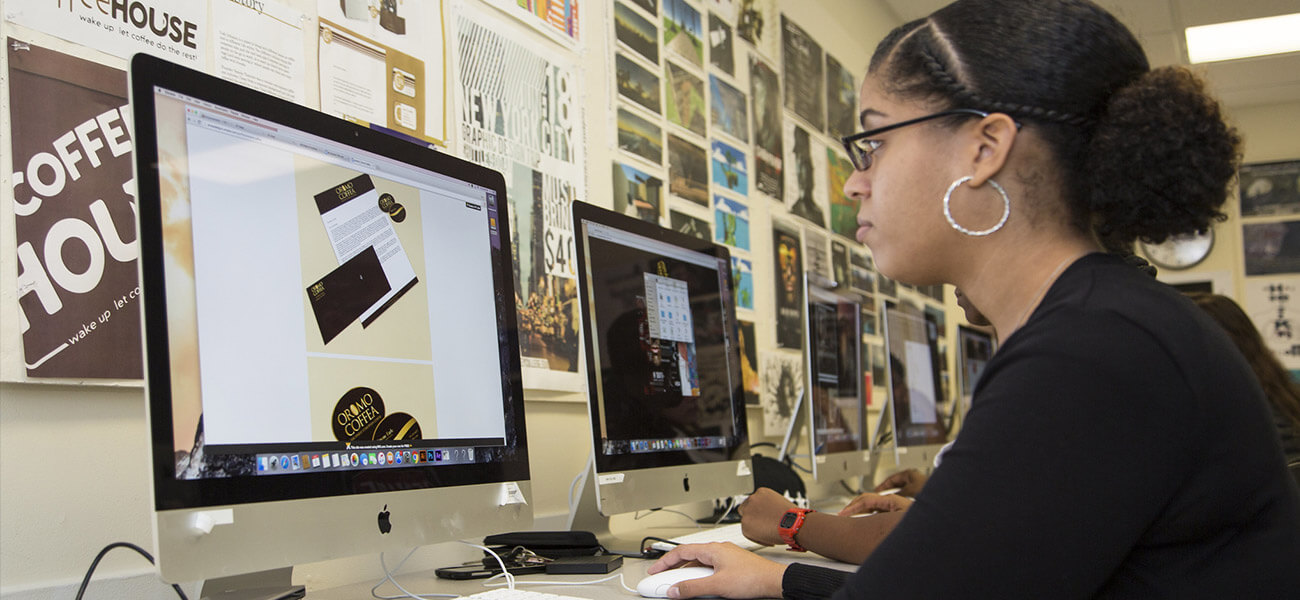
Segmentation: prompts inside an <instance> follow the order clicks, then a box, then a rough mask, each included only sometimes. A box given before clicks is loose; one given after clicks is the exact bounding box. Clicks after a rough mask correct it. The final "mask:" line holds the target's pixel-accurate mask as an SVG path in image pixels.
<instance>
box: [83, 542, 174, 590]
mask: <svg viewBox="0 0 1300 600" xmlns="http://www.w3.org/2000/svg"><path fill="white" fill-rule="evenodd" d="M113 548H130V549H132V550H135V551H136V552H139V553H140V555H141V556H143V557H145V559H146V560H148V561H149V564H151V565H152V564H156V563H154V561H153V555H151V554H149V553H148V552H146V551H145V549H144V548H141V547H139V546H137V545H135V544H132V543H131V542H113V543H111V544H109V545H107V546H104V549H103V550H100V551H99V554H96V555H95V560H93V561H90V568H89V569H86V577H85V578H84V579H82V580H81V587H80V588H79V589H78V590H77V598H76V600H81V596H82V595H83V594H85V593H86V586H88V585H90V576H91V574H93V573H94V572H95V567H98V566H99V561H100V560H101V559H103V558H104V555H105V554H108V551H109V550H112V549H113ZM172 589H173V590H176V595H177V596H180V597H181V600H190V599H189V598H188V597H186V596H185V592H183V591H181V586H179V585H176V584H174V583H173V584H172Z"/></svg>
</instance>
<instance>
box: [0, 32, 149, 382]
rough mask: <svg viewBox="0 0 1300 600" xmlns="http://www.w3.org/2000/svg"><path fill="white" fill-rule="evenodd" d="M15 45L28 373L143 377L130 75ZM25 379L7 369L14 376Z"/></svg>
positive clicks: (21, 289)
mask: <svg viewBox="0 0 1300 600" xmlns="http://www.w3.org/2000/svg"><path fill="white" fill-rule="evenodd" d="M7 42H8V44H6V52H7V53H8V58H9V72H8V76H9V109H10V128H11V131H12V136H11V138H10V139H9V140H8V141H7V142H6V143H7V144H8V145H9V147H8V148H6V151H8V152H11V156H12V165H13V171H12V172H11V173H9V178H10V182H11V183H12V186H13V212H14V221H15V228H14V231H15V239H14V240H13V244H14V246H13V248H14V250H15V251H16V254H17V288H18V289H17V297H18V313H17V321H18V323H17V329H18V331H19V332H20V333H21V336H22V353H21V354H22V361H23V367H22V369H21V371H23V372H24V373H25V374H26V376H27V377H29V378H73V379H80V378H93V379H139V378H140V377H142V373H143V371H142V369H143V361H142V353H141V344H140V310H139V308H140V304H139V297H138V296H139V292H140V287H139V280H138V276H137V274H136V259H137V257H138V254H139V250H138V247H137V243H136V231H135V211H134V204H135V195H134V194H135V184H134V181H133V180H132V174H131V160H132V154H133V153H132V148H133V146H132V140H131V129H130V125H129V123H130V115H129V114H128V113H129V109H128V107H127V100H126V95H127V92H126V74H125V73H124V72H122V71H120V70H118V69H114V68H110V67H105V66H103V65H100V64H98V63H94V62H90V61H87V60H82V59H80V58H75V57H72V56H68V55H66V54H62V53H59V52H55V51H53V50H48V49H45V48H42V47H40V46H37V45H34V44H29V43H26V42H23V41H20V40H17V39H13V38H10V39H8V40H7ZM6 245H7V244H6ZM6 251H9V250H8V249H6ZM10 356H12V354H11V355H10ZM14 374H15V373H13V372H11V371H10V370H9V367H8V366H7V367H6V377H12V376H14Z"/></svg>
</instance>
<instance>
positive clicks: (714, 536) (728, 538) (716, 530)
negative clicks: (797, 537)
mask: <svg viewBox="0 0 1300 600" xmlns="http://www.w3.org/2000/svg"><path fill="white" fill-rule="evenodd" d="M672 540H673V541H674V542H677V543H678V544H707V543H709V542H731V543H733V544H735V545H737V546H740V547H741V548H744V549H745V550H757V549H759V548H762V547H763V545H762V544H759V543H758V542H755V541H753V540H751V539H749V538H747V537H745V534H743V533H741V532H740V523H732V524H730V525H719V526H717V527H708V528H705V529H701V530H699V531H696V532H694V533H688V534H686V535H679V536H677V537H675V538H672ZM650 547H651V548H654V549H655V550H663V551H665V552H667V551H669V550H672V549H673V545H672V544H669V543H665V542H655V543H653V544H651V545H650Z"/></svg>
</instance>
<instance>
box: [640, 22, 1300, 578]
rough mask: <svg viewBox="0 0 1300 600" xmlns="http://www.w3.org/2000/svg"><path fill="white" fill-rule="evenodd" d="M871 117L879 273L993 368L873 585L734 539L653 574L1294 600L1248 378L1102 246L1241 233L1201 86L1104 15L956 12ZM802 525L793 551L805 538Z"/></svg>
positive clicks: (895, 72) (1196, 317)
mask: <svg viewBox="0 0 1300 600" xmlns="http://www.w3.org/2000/svg"><path fill="white" fill-rule="evenodd" d="M858 97H859V108H860V124H861V126H862V128H863V129H864V131H863V132H862V133H858V134H854V135H851V136H848V137H846V138H844V140H843V141H844V144H845V150H846V151H847V152H849V155H850V158H851V160H852V161H853V164H854V167H855V172H854V173H853V174H852V175H851V176H850V177H849V178H848V180H847V182H846V183H845V190H844V191H845V193H846V195H847V196H849V197H850V198H853V199H855V200H856V201H857V202H858V204H859V210H858V224H859V229H858V231H857V236H856V237H857V239H858V241H860V242H862V243H865V244H866V245H867V246H869V247H870V248H871V252H872V256H873V257H874V259H875V262H876V266H877V268H878V269H879V270H880V272H881V273H882V275H883V276H885V277H889V278H891V279H895V280H898V281H901V282H906V283H909V284H913V285H932V284H935V283H948V284H951V285H953V286H955V287H957V288H959V289H961V291H962V293H963V294H965V295H967V296H968V297H969V298H970V301H971V302H972V303H973V304H974V305H975V306H978V307H980V309H981V312H983V313H984V315H985V316H987V317H988V319H989V321H990V322H991V323H992V325H993V327H994V328H995V329H996V331H997V332H998V335H999V338H1000V340H1001V344H1000V345H999V348H998V351H997V353H996V354H994V356H993V358H992V359H991V360H990V361H989V363H988V365H987V367H986V369H985V371H984V373H983V375H982V376H981V380H980V384H979V387H978V389H977V390H975V397H974V400H973V402H972V406H971V410H970V412H969V413H968V415H967V417H966V420H965V421H964V423H963V425H962V431H961V434H960V435H959V436H958V438H957V441H956V443H955V444H954V445H953V447H952V449H951V450H949V451H948V452H947V453H946V454H945V455H944V460H943V465H942V466H941V468H939V469H936V470H935V471H934V472H933V473H932V474H931V475H930V478H929V480H928V481H927V482H926V483H925V486H924V487H923V488H922V490H921V492H920V493H919V494H918V495H917V497H916V500H915V502H914V503H913V504H912V505H911V506H910V507H909V508H908V509H907V510H906V511H902V512H903V514H904V515H905V516H903V518H902V519H900V520H899V521H898V523H897V525H896V526H895V527H894V529H893V531H892V532H891V533H890V534H889V535H888V536H887V537H886V538H885V539H884V541H882V542H881V543H880V545H879V546H878V547H877V548H875V550H874V551H873V552H871V553H870V556H869V557H868V558H867V559H866V560H865V561H864V562H863V563H862V564H861V566H860V567H859V568H858V569H857V571H856V572H854V573H852V574H848V573H844V572H841V571H837V570H833V569H826V568H820V567H816V566H812V565H807V564H800V563H794V564H780V563H777V562H774V561H771V560H768V559H767V558H764V557H762V556H760V555H757V554H754V553H750V552H747V551H744V550H741V549H740V548H738V547H736V546H735V545H731V544H692V545H684V546H679V547H677V548H675V549H674V550H672V551H670V552H668V553H667V554H665V555H664V556H663V557H662V558H660V559H659V561H658V562H656V563H655V564H654V565H652V566H651V567H650V568H649V569H648V570H647V572H648V573H652V574H653V573H657V572H660V571H662V570H665V569H668V568H673V567H676V566H679V565H682V564H687V563H690V562H699V563H702V564H705V565H709V566H711V567H713V568H714V572H713V574H712V575H710V576H708V577H703V578H699V579H692V580H687V581H683V582H681V583H678V584H676V585H675V586H673V587H672V588H670V589H669V596H670V597H676V598H683V597H692V596H705V595H717V596H723V597H727V598H753V597H776V596H784V597H785V598H790V599H804V598H823V597H829V596H832V595H834V597H835V598H836V599H837V600H850V599H854V600H856V599H866V598H871V597H875V596H878V595H880V594H882V593H887V594H888V595H890V596H894V597H902V598H942V597H962V598H970V597H991V598H992V597H995V598H1019V597H1024V598H1063V597H1064V598H1076V597H1107V598H1151V597H1166V598H1190V597H1228V596H1235V595H1240V594H1241V593H1242V592H1243V591H1246V592H1247V594H1248V595H1250V596H1252V597H1262V598H1282V597H1291V596H1294V594H1295V591H1296V590H1297V589H1300V569H1296V568H1295V565H1296V564H1300V490H1298V489H1297V486H1296V484H1295V482H1294V481H1292V480H1291V477H1290V476H1289V475H1288V474H1287V473H1286V470H1285V459H1284V457H1283V455H1282V452H1281V448H1280V447H1279V445H1278V443H1277V441H1276V438H1275V436H1273V435H1271V434H1270V432H1272V431H1273V423H1272V419H1271V415H1269V413H1268V410H1267V409H1266V405H1265V400H1264V392H1263V390H1262V388H1261V387H1260V385H1259V383H1258V381H1257V380H1256V378H1255V375H1254V373H1253V372H1252V371H1251V369H1250V367H1249V365H1248V364H1247V363H1246V361H1245V360H1244V359H1243V358H1242V356H1241V353H1240V352H1239V351H1238V350H1237V349H1236V348H1235V347H1233V345H1232V343H1231V341H1229V340H1228V338H1227V336H1226V335H1224V333H1223V332H1222V330H1221V328H1220V327H1219V326H1218V325H1217V324H1216V323H1215V322H1214V321H1213V320H1212V319H1210V317H1209V316H1208V315H1206V314H1205V313H1204V312H1203V311H1201V310H1200V309H1199V308H1197V307H1196V305H1195V304H1193V303H1192V302H1191V301H1190V300H1189V299H1187V298H1186V297H1185V296H1183V295H1182V294H1180V293H1178V292H1177V291H1176V290H1174V289H1172V288H1170V287H1169V286H1166V285H1163V284H1160V283H1159V282H1156V281H1154V280H1153V279H1152V278H1150V277H1148V276H1147V275H1144V274H1142V273H1141V272H1139V271H1138V270H1136V269H1134V268H1132V267H1131V266H1130V265H1128V264H1127V263H1126V262H1125V261H1124V259H1122V258H1120V257H1116V256H1113V255H1111V254H1109V253H1106V252H1105V251H1104V250H1103V248H1104V247H1110V245H1111V244H1112V243H1114V242H1120V243H1125V244H1130V245H1131V244H1132V242H1133V241H1134V240H1136V239H1138V238H1141V239H1144V240H1150V241H1153V242H1160V241H1163V240H1165V239H1167V238H1169V237H1170V236H1174V235H1179V234H1185V233H1191V232H1194V231H1201V230H1204V229H1206V228H1208V227H1209V226H1210V225H1211V224H1212V223H1213V222H1214V221H1216V220H1222V219H1223V218H1225V217H1224V215H1223V213H1222V212H1221V207H1222V206H1223V203H1224V201H1225V199H1226V197H1227V189H1228V184H1229V182H1231V181H1232V179H1233V177H1234V175H1235V173H1236V168H1237V165H1238V163H1239V161H1240V150H1239V146H1240V138H1239V136H1238V135H1237V133H1236V132H1235V131H1234V130H1233V129H1231V128H1230V127H1228V126H1227V125H1226V124H1225V123H1224V120H1223V116H1222V114H1221V112H1220V110H1219V106H1218V103H1217V102H1215V101H1214V100H1213V99H1212V98H1210V97H1209V96H1208V95H1207V94H1206V92H1205V89H1204V84H1203V83H1202V82H1201V81H1200V80H1199V79H1198V78H1197V77H1196V76H1195V75H1193V74H1192V73H1191V72H1190V71H1188V70H1186V69H1182V68H1177V67H1161V68H1156V69H1152V68H1151V67H1150V65H1149V64H1148V62H1147V59H1146V56H1145V54H1144V52H1143V51H1142V47H1141V45H1140V44H1139V43H1138V41H1137V39H1136V38H1135V37H1134V36H1133V34H1132V33H1131V32H1130V31H1129V30H1128V29H1127V28H1126V27H1124V26H1123V25H1122V24H1121V23H1120V22H1119V21H1118V20H1117V19H1115V17H1114V16H1112V15H1111V14H1109V13H1108V12H1106V11H1105V10H1104V9H1102V8H1100V7H1099V6H1097V5H1096V4H1094V3H1092V2H1089V1H1086V0H958V1H956V2H953V3H951V4H948V5H947V6H944V7H943V8H941V9H939V10H938V11H936V12H935V13H933V14H931V15H930V16H929V17H926V18H923V19H918V20H916V21H912V22H909V23H906V24H904V25H902V26H900V27H898V28H897V29H895V30H894V31H893V32H891V33H890V34H889V35H888V36H886V38H885V39H884V40H883V41H882V42H881V43H880V45H879V46H877V48H876V52H875V54H874V55H873V56H872V57H871V60H870V63H869V67H868V71H867V74H866V77H865V78H864V80H863V83H862V87H861V89H860V93H859V96H858ZM1101 240H1107V241H1108V243H1107V245H1106V246H1103V244H1102V243H1101ZM1225 398H1233V399H1234V400H1236V401H1232V402H1227V401H1225ZM750 508H752V507H750ZM740 510H741V515H742V517H743V516H744V515H745V514H746V513H747V512H749V510H748V509H747V508H746V507H745V506H743V505H742V506H741V507H740ZM789 514H790V513H787V515H789ZM892 514H894V513H892V512H891V513H886V514H885V515H876V516H872V517H866V518H864V519H861V520H866V521H870V520H873V519H878V518H881V517H882V516H888V515H892ZM816 515H817V513H811V515H803V516H804V517H805V519H804V521H806V522H811V519H812V518H815V517H816ZM784 518H785V517H783V519H784ZM798 522H799V521H798V520H797V519H790V523H791V525H789V526H787V527H786V528H785V529H786V533H785V534H784V535H783V536H782V538H783V541H789V542H792V543H794V544H796V545H799V544H802V543H803V541H804V540H805V538H804V537H801V536H800V531H799V528H798V527H797V524H798ZM787 537H788V538H789V539H788V540H786V538H787Z"/></svg>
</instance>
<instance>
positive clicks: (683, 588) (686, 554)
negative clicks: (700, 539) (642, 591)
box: [646, 542, 786, 598]
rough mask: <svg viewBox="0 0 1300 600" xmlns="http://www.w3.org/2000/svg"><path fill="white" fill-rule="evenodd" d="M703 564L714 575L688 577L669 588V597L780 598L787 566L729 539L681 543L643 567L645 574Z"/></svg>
mask: <svg viewBox="0 0 1300 600" xmlns="http://www.w3.org/2000/svg"><path fill="white" fill-rule="evenodd" d="M693 564H702V565H704V566H706V567H713V575H710V576H708V577H701V578H699V579H688V580H686V581H682V582H679V583H677V585H674V586H673V587H671V588H669V590H668V597H669V598H694V597H696V596H721V597H723V598H780V597H781V595H782V593H781V580H782V578H783V577H785V568H786V565H783V564H779V563H775V562H772V561H770V560H768V559H766V558H763V557H761V556H759V555H757V554H754V553H753V552H750V551H748V550H745V549H743V548H741V547H739V546H737V545H735V544H732V543H729V542H723V543H718V542H715V543H712V544H683V545H681V546H678V547H676V548H673V549H672V551H670V552H669V553H667V554H665V555H663V556H662V557H660V558H659V560H658V561H656V562H655V564H653V565H650V566H649V567H648V568H646V574H647V575H653V574H655V573H659V572H660V571H666V570H668V569H672V568H674V567H680V566H688V565H693Z"/></svg>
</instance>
